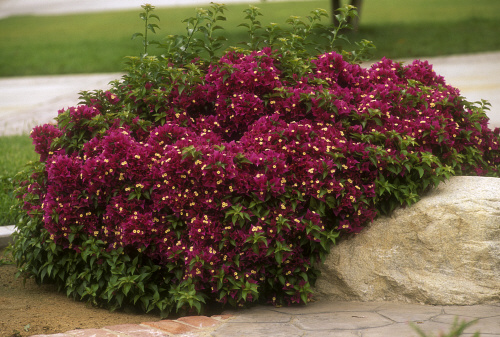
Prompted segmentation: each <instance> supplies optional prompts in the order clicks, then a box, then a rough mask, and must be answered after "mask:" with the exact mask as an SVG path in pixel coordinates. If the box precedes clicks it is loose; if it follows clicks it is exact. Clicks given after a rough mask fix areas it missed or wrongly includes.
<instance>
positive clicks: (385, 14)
mask: <svg viewBox="0 0 500 337" xmlns="http://www.w3.org/2000/svg"><path fill="white" fill-rule="evenodd" d="M221 2H223V1H221ZM340 2H341V3H347V2H349V1H347V0H344V1H340ZM151 3H152V4H153V5H154V0H152V1H151ZM332 3H333V1H332V0H313V1H291V2H286V1H271V0H268V1H263V2H260V3H254V4H255V5H256V6H258V7H259V8H261V11H262V13H263V14H264V16H262V17H261V22H262V24H263V25H267V24H268V23H269V22H277V23H280V24H281V26H282V27H283V28H285V27H286V24H285V20H286V19H287V18H288V17H289V16H290V15H298V16H302V17H305V16H306V15H308V14H309V12H310V11H311V10H313V9H315V8H324V9H326V10H328V11H331V8H332V7H331V6H332ZM362 4H363V5H362V8H361V9H362V11H361V16H360V24H359V29H358V31H357V32H355V33H350V34H349V35H350V38H351V40H353V41H356V40H359V39H367V40H371V41H373V42H374V44H375V45H376V46H377V49H376V51H375V55H374V58H375V59H380V58H381V57H383V56H386V57H388V58H392V59H400V58H425V57H430V56H438V55H451V54H460V53H476V52H483V51H494V50H500V1H498V0H480V1H478V0H476V1H471V0H439V1H436V0H405V1H394V0H363V2H362ZM227 8H228V11H227V12H226V15H227V17H228V20H227V22H225V23H224V24H223V26H224V27H225V29H226V30H225V31H224V34H225V35H226V36H227V37H228V40H229V41H228V45H235V44H237V43H238V42H241V41H242V40H243V39H244V28H242V27H240V28H237V27H236V26H237V25H238V24H239V23H241V22H242V21H243V17H244V14H243V10H244V9H245V8H248V5H246V4H229V5H227ZM141 10H142V9H141V8H137V10H136V11H134V10H132V11H118V12H105V13H92V14H71V15H58V16H15V17H9V18H5V19H2V20H0V60H2V62H0V76H4V77H5V76H25V75H46V74H69V73H98V72H119V71H122V70H123V60H124V59H123V58H124V57H125V56H129V55H137V56H138V55H139V54H140V52H141V45H140V44H141V42H140V40H139V39H136V40H134V41H131V39H130V38H131V36H132V34H133V33H135V32H140V31H142V29H143V26H142V21H141V20H140V18H139V16H138V13H139V12H140V11H141ZM195 13H196V12H195V10H194V7H172V8H161V9H157V10H156V14H157V15H159V17H160V19H161V21H160V22H159V26H160V28H161V30H160V31H158V33H157V34H156V36H154V37H153V38H156V39H161V38H162V37H163V36H165V35H168V34H183V33H184V31H185V24H184V23H182V20H183V19H185V18H188V17H191V16H194V15H195ZM150 53H151V54H153V53H154V49H153V48H152V49H151V50H150Z"/></svg>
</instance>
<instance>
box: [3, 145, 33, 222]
mask: <svg viewBox="0 0 500 337" xmlns="http://www.w3.org/2000/svg"><path fill="white" fill-rule="evenodd" d="M0 149H1V151H0V226H6V225H14V224H15V223H16V222H17V217H18V213H17V212H16V211H15V210H11V206H12V205H13V204H14V186H13V184H12V180H13V177H14V176H15V175H16V173H17V172H19V171H20V170H21V169H22V168H23V167H24V166H25V165H26V163H27V162H29V161H35V160H38V155H37V154H36V153H35V152H34V147H33V145H32V144H31V138H30V137H29V136H27V135H24V136H3V137H0Z"/></svg>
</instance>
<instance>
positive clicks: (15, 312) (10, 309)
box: [0, 256, 160, 337]
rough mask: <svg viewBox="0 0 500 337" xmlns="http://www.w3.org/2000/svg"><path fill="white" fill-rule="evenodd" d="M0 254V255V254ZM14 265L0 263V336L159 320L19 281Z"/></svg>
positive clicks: (29, 334)
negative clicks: (97, 304) (105, 307)
mask: <svg viewBox="0 0 500 337" xmlns="http://www.w3.org/2000/svg"><path fill="white" fill-rule="evenodd" d="M0 257H1V256H0ZM15 273H16V267H15V266H14V265H7V264H0V337H21V336H22V337H25V336H32V335H37V334H55V333H60V332H66V331H69V330H74V329H89V328H101V327H104V326H109V325H116V324H125V323H134V324H138V323H141V322H154V321H159V320H160V317H159V316H155V315H145V314H137V313H126V312H110V311H108V310H106V309H99V308H93V307H91V306H89V305H88V304H86V303H82V302H76V301H74V300H73V299H71V298H68V297H66V295H65V294H64V293H58V292H57V288H56V287H55V286H52V285H43V286H38V285H37V284H36V283H35V282H34V281H33V280H28V281H27V282H26V285H23V280H22V279H21V278H18V279H16V277H15Z"/></svg>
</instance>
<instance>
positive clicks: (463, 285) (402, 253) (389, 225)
mask: <svg viewBox="0 0 500 337" xmlns="http://www.w3.org/2000/svg"><path fill="white" fill-rule="evenodd" d="M321 270H322V275H321V277H320V278H319V279H318V280H317V283H316V291H317V293H319V294H320V295H323V296H329V297H333V298H335V299H341V300H358V301H381V300H382V301H402V302H410V303H425V304H433V305H472V304H482V303H492V302H497V303H498V302H500V178H489V177H452V178H451V179H450V180H448V181H447V182H445V183H441V184H440V185H439V186H438V187H437V188H436V189H434V190H432V191H431V192H429V193H428V194H427V195H425V196H423V197H422V200H420V201H419V202H417V203H416V204H414V205H413V206H411V207H407V208H402V209H398V210H396V211H395V212H394V213H393V214H392V215H391V216H390V217H380V218H378V219H377V220H376V221H374V222H373V223H372V224H371V225H370V226H369V227H368V228H366V229H365V230H364V231H363V232H361V233H360V234H358V235H356V236H355V237H353V238H351V239H349V240H345V241H342V242H340V243H339V244H338V245H337V246H334V247H333V248H332V251H331V253H330V254H329V255H328V257H327V259H326V261H325V263H324V265H322V266H321Z"/></svg>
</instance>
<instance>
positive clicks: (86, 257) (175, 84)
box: [14, 5, 500, 315]
mask: <svg viewBox="0 0 500 337" xmlns="http://www.w3.org/2000/svg"><path fill="white" fill-rule="evenodd" d="M144 8H145V12H144V13H142V14H141V18H143V19H144V20H145V21H146V26H145V27H146V32H147V31H148V29H149V30H151V31H154V29H155V28H157V27H156V25H152V24H151V20H153V19H156V17H155V16H154V15H153V14H151V11H152V9H153V7H152V6H144ZM224 9H225V8H224V6H221V5H213V6H212V7H211V8H210V9H209V10H200V11H199V12H198V14H197V16H196V17H195V18H191V19H188V20H186V22H187V27H188V34H187V36H169V37H167V40H166V41H163V42H159V43H158V44H159V46H160V47H161V48H163V50H164V51H165V54H164V55H163V56H162V57H151V56H147V54H146V53H147V46H148V45H149V43H150V42H149V41H148V40H147V39H146V38H145V36H144V35H141V36H142V37H143V38H144V40H143V42H144V46H145V50H144V54H143V55H142V56H141V57H136V58H134V57H132V58H129V62H128V68H127V74H126V75H124V76H123V78H121V79H120V80H117V81H115V82H113V83H112V88H111V89H110V90H108V91H94V92H86V93H84V94H83V95H82V102H81V104H80V105H78V106H75V107H70V108H69V109H64V110H61V111H60V112H59V116H58V117H57V124H56V125H51V124H46V125H42V126H38V127H36V128H35V129H34V130H33V132H32V134H31V137H32V138H33V142H34V144H35V146H36V151H37V153H39V154H40V162H39V163H36V164H34V165H33V167H32V168H31V169H30V170H29V171H28V172H27V173H26V174H27V175H28V176H27V177H26V178H25V179H24V180H23V179H22V182H21V183H20V185H21V186H20V189H19V191H20V197H21V200H22V202H23V207H24V209H25V210H26V214H27V216H25V217H24V218H23V220H22V221H21V222H20V224H19V225H18V234H17V241H16V243H15V247H14V256H15V258H16V260H17V263H18V265H19V267H20V273H21V274H24V275H25V276H33V277H34V278H35V279H36V280H37V281H38V282H55V283H56V284H58V285H59V286H60V288H61V289H64V290H66V292H67V294H68V295H69V296H73V297H75V298H77V299H83V300H88V301H91V302H93V303H95V304H97V305H103V306H107V307H111V308H120V307H123V306H124V305H129V304H135V305H138V306H141V307H142V308H143V309H144V310H145V311H150V310H160V311H161V312H162V313H163V314H164V315H166V314H168V312H170V311H172V310H174V311H179V312H181V313H182V312H188V311H189V310H190V309H193V310H196V311H198V312H199V311H200V310H202V308H203V306H202V304H203V303H209V302H214V301H215V302H220V303H222V304H226V303H228V304H230V305H233V306H238V305H239V306H242V305H244V304H247V303H255V302H270V303H273V304H275V305H282V304H292V303H306V302H308V300H309V299H310V298H311V295H312V286H313V285H314V281H315V280H316V278H317V276H318V275H317V274H318V271H317V263H318V262H319V261H321V259H322V258H323V257H324V256H325V254H327V253H328V251H329V247H330V246H331V244H333V243H334V242H335V240H336V238H338V237H339V235H346V234H349V233H357V232H359V231H360V230H362V228H363V226H365V225H366V224H367V223H370V222H371V221H372V220H373V219H374V218H375V217H376V216H377V215H378V214H386V213H388V212H390V211H391V210H393V209H394V208H395V207H398V206H401V205H403V206H404V205H410V204H412V203H414V202H416V201H417V200H418V198H419V195H421V193H422V192H424V191H425V190H426V189H428V188H430V187H432V186H435V185H437V184H438V183H439V182H441V181H443V180H445V179H446V178H448V177H450V176H451V175H464V174H469V175H494V176H498V175H499V168H500V152H499V142H500V137H499V133H500V130H499V129H496V130H494V131H493V130H491V129H489V128H488V125H487V124H488V118H487V117H486V115H485V113H484V109H485V108H486V104H485V103H484V102H482V103H479V104H472V103H469V102H467V101H466V100H465V99H464V98H463V97H461V96H460V93H459V90H457V89H456V88H454V87H452V86H450V85H448V84H447V83H446V82H445V80H444V78H443V77H441V76H439V75H437V74H436V73H435V72H434V71H433V70H432V66H431V65H430V64H429V63H428V62H425V61H414V62H413V63H411V64H409V65H406V66H405V65H402V64H401V63H398V62H394V61H391V60H389V59H382V60H380V61H379V62H377V63H374V64H373V65H372V66H370V67H368V68H366V67H362V66H360V65H359V64H358V61H359V60H360V59H361V56H362V55H363V54H365V51H366V47H367V46H369V43H368V42H366V41H363V42H362V43H360V44H359V48H358V49H356V50H355V51H352V52H346V51H345V50H342V49H340V48H339V47H338V46H337V40H338V39H339V37H340V35H339V34H340V33H341V31H342V29H344V28H345V25H346V19H347V18H348V17H349V16H351V15H353V14H354V9H353V8H344V9H343V10H342V11H341V12H340V13H339V15H338V19H339V21H340V24H339V26H337V27H335V28H334V29H330V28H328V27H327V29H324V30H321V26H320V25H319V20H320V19H321V17H322V16H323V15H324V14H325V12H324V11H320V10H317V11H314V12H313V13H312V16H310V17H307V20H304V21H302V20H301V19H300V18H296V17H292V18H291V19H290V20H289V23H290V24H291V28H290V29H281V28H279V27H277V26H276V25H274V24H271V25H269V26H267V27H262V26H261V25H260V22H259V21H258V20H257V18H258V16H259V15H260V13H259V12H258V9H257V8H255V7H250V9H248V10H247V11H245V13H246V19H248V21H249V22H250V23H249V24H245V26H246V27H247V28H248V32H249V36H250V41H249V42H248V43H247V44H246V45H245V46H243V47H238V48H230V49H226V50H225V51H222V50H219V49H221V46H222V42H223V41H222V40H223V38H221V36H222V35H219V36H218V37H217V36H216V35H215V34H214V31H216V28H217V27H218V25H217V22H216V21H223V18H224V17H223V15H222V14H223V12H224ZM148 20H149V23H148ZM196 34H198V35H196ZM259 34H260V35H259ZM318 41H323V42H324V44H322V45H320V43H319V42H318ZM321 46H323V47H325V48H326V49H327V51H324V50H323V51H319V52H315V51H314V50H315V48H313V47H321ZM328 49H329V50H328ZM218 50H219V52H220V53H217V51H218ZM381 240H383V238H381Z"/></svg>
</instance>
